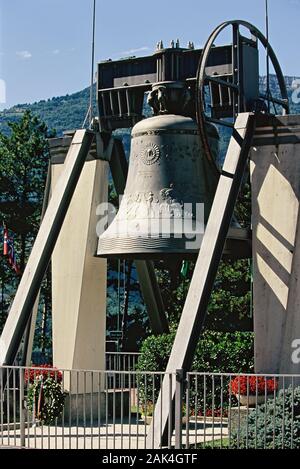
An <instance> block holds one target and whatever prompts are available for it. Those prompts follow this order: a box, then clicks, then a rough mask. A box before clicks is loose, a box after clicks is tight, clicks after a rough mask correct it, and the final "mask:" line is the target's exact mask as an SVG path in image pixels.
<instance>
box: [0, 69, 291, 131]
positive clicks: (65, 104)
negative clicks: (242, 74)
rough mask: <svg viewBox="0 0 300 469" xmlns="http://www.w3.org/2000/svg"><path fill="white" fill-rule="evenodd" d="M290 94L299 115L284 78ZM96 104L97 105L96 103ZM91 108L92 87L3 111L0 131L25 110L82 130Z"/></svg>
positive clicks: (58, 126) (51, 124)
mask: <svg viewBox="0 0 300 469" xmlns="http://www.w3.org/2000/svg"><path fill="white" fill-rule="evenodd" d="M285 79H286V85H287V89H288V94H289V98H290V102H291V112H292V113H293V114H298V113H299V114H300V104H295V103H292V100H291V96H292V93H293V91H294V89H293V81H294V80H295V79H296V77H285ZM270 85H271V86H270V88H271V92H272V95H273V96H279V88H278V84H277V80H276V78H275V76H273V75H271V77H270ZM260 86H261V89H262V90H265V89H266V77H261V78H260ZM94 104H95V103H94ZM88 106H89V88H85V89H84V90H82V91H78V92H77V93H73V94H70V95H69V94H67V95H66V96H59V97H55V98H51V99H47V100H42V101H39V102H36V103H33V104H17V105H16V106H13V107H11V108H10V109H6V110H4V111H2V112H0V132H4V133H7V132H8V127H7V122H9V121H16V120H17V119H19V118H20V116H21V115H22V113H23V112H24V111H25V110H26V109H30V110H31V111H32V112H33V113H34V114H37V115H38V116H39V117H40V118H41V119H42V120H43V121H45V122H46V124H47V126H48V128H49V129H55V130H56V132H57V135H62V132H63V131H65V130H70V129H77V128H81V127H82V124H83V121H84V119H85V116H86V113H87V110H88Z"/></svg>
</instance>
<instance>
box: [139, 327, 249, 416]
mask: <svg viewBox="0 0 300 469" xmlns="http://www.w3.org/2000/svg"><path fill="white" fill-rule="evenodd" d="M174 338H175V332H172V333H170V334H164V335H161V336H151V337H148V338H147V339H146V340H145V341H144V342H143V345H142V348H141V355H140V357H139V360H138V364H137V370H138V371H154V372H155V371H156V372H157V371H164V370H165V369H166V366H167V363H168V359H169V356H170V353H171V350H172V345H173V342H174ZM253 362H254V351H253V334H252V333H250V332H234V333H229V332H216V331H209V330H206V331H204V332H203V334H202V336H201V339H200V340H199V343H198V346H197V349H196V353H195V357H194V361H193V365H192V370H191V371H195V372H206V373H251V372H253V366H254V364H253ZM160 381H161V378H160V376H155V377H154V378H153V377H152V376H150V375H149V376H147V378H146V379H145V378H144V377H143V378H141V379H140V381H139V398H140V401H141V402H152V401H153V398H155V399H157V396H158V393H159V389H160V384H161V383H160ZM228 385H229V378H221V377H216V378H211V377H210V376H207V377H206V378H205V380H204V378H203V377H202V376H201V377H199V379H198V378H197V379H196V380H195V379H193V378H192V380H191V383H190V408H191V409H193V410H195V409H196V412H198V413H201V411H203V409H204V387H206V400H205V401H206V402H205V406H206V407H205V408H206V410H207V411H209V410H211V409H212V407H213V408H214V410H215V411H217V409H218V408H219V407H220V406H221V400H223V405H224V406H225V405H226V404H228ZM153 388H154V389H153Z"/></svg>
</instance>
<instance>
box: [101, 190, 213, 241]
mask: <svg viewBox="0 0 300 469" xmlns="http://www.w3.org/2000/svg"><path fill="white" fill-rule="evenodd" d="M119 202H120V203H119V207H120V209H119V212H118V216H117V209H116V207H115V206H114V205H113V204H111V203H102V204H100V205H98V207H97V210H96V215H97V216H98V217H100V219H99V221H98V223H97V227H96V231H97V236H98V237H100V236H101V235H102V234H103V233H104V232H105V231H106V230H109V229H110V227H112V223H113V222H114V224H113V227H112V230H113V231H111V235H112V236H113V237H116V238H121V239H122V238H138V237H140V238H153V239H155V238H165V239H169V238H175V239H182V238H184V240H185V248H186V249H187V250H189V249H192V250H194V249H199V248H200V246H201V242H202V238H203V234H204V229H205V225H204V204H203V203H197V204H192V203H185V204H184V203H180V202H178V201H176V200H174V199H167V198H166V199H162V200H158V199H155V197H154V194H153V193H152V192H149V193H145V194H142V195H141V194H138V195H134V196H132V195H124V196H121V197H120V200H119Z"/></svg>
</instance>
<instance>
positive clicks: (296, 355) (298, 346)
mask: <svg viewBox="0 0 300 469" xmlns="http://www.w3.org/2000/svg"><path fill="white" fill-rule="evenodd" d="M292 349H293V353H292V363H293V364H294V365H299V364H300V339H295V340H293V342H292Z"/></svg>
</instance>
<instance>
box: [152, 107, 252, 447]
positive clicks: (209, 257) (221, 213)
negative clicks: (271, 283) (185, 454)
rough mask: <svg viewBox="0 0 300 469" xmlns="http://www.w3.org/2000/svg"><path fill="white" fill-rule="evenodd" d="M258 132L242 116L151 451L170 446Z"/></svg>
mask: <svg viewBox="0 0 300 469" xmlns="http://www.w3.org/2000/svg"><path fill="white" fill-rule="evenodd" d="M254 128H255V118H254V115H253V114H249V113H243V114H239V115H238V117H237V119H236V122H235V126H234V131H233V135H232V137H231V140H230V143H229V147H228V151H227V154H226V158H225V162H224V166H223V170H222V173H221V176H220V180H219V184H218V187H217V191H216V194H215V198H214V202H213V205H212V209H211V213H210V216H209V220H208V223H207V227H206V230H205V233H204V236H203V241H202V244H201V248H200V252H199V255H198V259H197V263H196V266H195V270H194V274H193V278H192V281H191V284H190V288H189V292H188V295H187V298H186V302H185V305H184V308H183V311H182V315H181V319H180V323H179V326H178V330H177V334H176V337H175V341H174V344H173V348H172V351H171V355H170V359H169V362H168V365H167V369H166V372H167V373H173V377H174V378H173V380H172V381H171V382H170V380H169V378H168V375H167V377H166V378H164V380H163V383H162V388H161V391H160V395H159V397H158V401H157V403H156V406H155V413H154V416H153V419H152V423H151V426H150V429H149V432H148V435H147V447H148V448H150V447H152V444H153V441H154V448H160V447H162V446H163V445H164V444H165V441H166V437H167V433H168V425H171V426H173V423H174V422H169V396H172V398H173V402H174V397H175V392H176V379H175V376H176V370H177V369H182V370H184V371H185V372H186V371H189V370H190V369H191V366H192V362H193V358H194V354H195V349H196V346H197V343H198V340H199V336H200V333H201V329H202V327H203V324H204V320H205V316H206V311H207V306H208V302H209V299H210V296H211V292H212V289H213V286H214V282H215V277H216V274H217V270H218V266H219V263H220V260H221V257H222V252H223V248H224V244H225V240H226V236H227V233H228V229H229V226H230V222H231V219H232V216H233V212H234V206H235V202H236V199H237V196H238V193H239V190H240V186H241V183H242V179H243V174H244V171H245V168H246V165H247V160H248V153H249V150H250V146H251V142H252V138H253V134H254Z"/></svg>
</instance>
